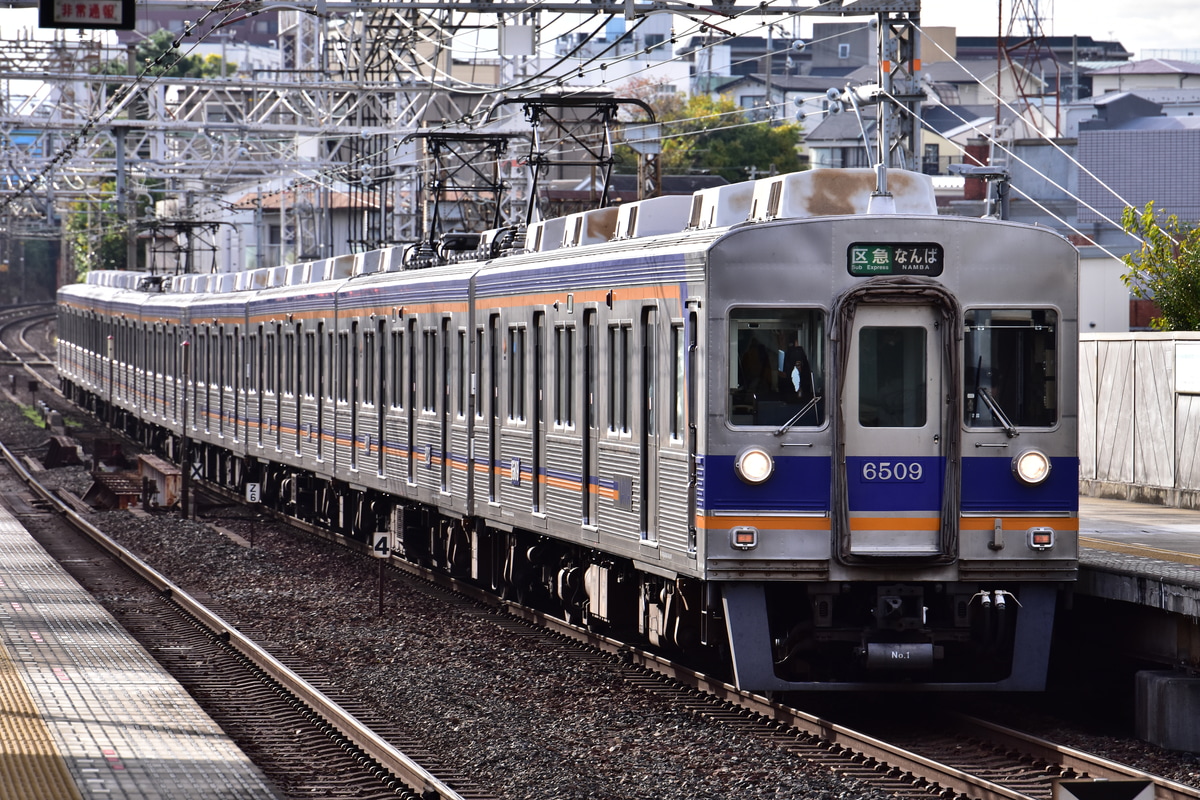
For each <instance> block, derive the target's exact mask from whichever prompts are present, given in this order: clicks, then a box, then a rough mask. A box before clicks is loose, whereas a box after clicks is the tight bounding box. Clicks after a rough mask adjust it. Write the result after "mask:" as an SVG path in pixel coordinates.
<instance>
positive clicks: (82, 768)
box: [0, 507, 278, 800]
mask: <svg viewBox="0 0 1200 800" xmlns="http://www.w3.org/2000/svg"><path fill="white" fill-rule="evenodd" d="M43 798H45V800H68V799H69V798H81V799H82V800H90V799H91V798H111V799H112V800H125V799H126V798H128V799H129V800H133V799H134V798H137V800H157V799H158V798H163V799H164V800H166V798H170V800H218V798H219V799H220V800H235V799H236V800H243V799H245V800H259V799H260V798H261V799H262V800H267V799H268V798H269V799H271V800H277V799H278V794H277V793H276V792H275V791H274V789H273V788H272V787H271V786H270V785H269V784H268V783H267V781H266V779H265V778H264V777H263V776H262V774H261V773H260V772H259V770H258V769H257V767H255V766H254V764H253V763H251V762H250V760H249V759H248V758H247V757H246V755H245V754H244V753H243V752H242V751H241V750H240V749H239V748H238V747H237V746H236V745H235V744H234V743H233V742H232V740H230V739H229V737H228V736H226V735H225V733H224V732H222V731H221V729H220V728H218V727H217V725H216V723H214V722H213V721H212V719H211V718H210V717H209V716H208V715H207V714H205V713H204V711H203V710H202V709H201V708H200V707H199V706H198V705H197V704H196V702H195V701H194V700H193V699H192V698H191V697H190V696H189V695H188V694H187V692H186V691H185V690H184V689H183V687H182V686H180V685H179V684H178V683H177V682H176V681H175V679H174V678H172V677H171V676H170V675H169V674H167V673H166V672H165V671H164V670H163V669H162V667H160V666H159V665H158V663H157V662H155V660H154V659H153V658H152V657H151V656H150V654H149V653H147V652H146V651H145V650H144V649H143V648H142V647H141V645H139V644H138V643H137V642H136V641H134V640H133V639H132V638H131V637H130V636H129V634H128V633H126V631H125V630H124V629H123V628H122V627H121V626H120V625H119V624H117V622H116V620H114V619H113V618H112V616H110V615H109V614H108V612H107V611H106V610H105V609H104V608H103V607H102V606H100V605H99V604H98V603H96V601H95V600H94V599H93V598H92V597H91V596H90V595H89V594H88V593H87V592H85V591H84V590H83V589H82V587H80V586H79V585H78V584H77V583H76V582H75V581H74V580H73V579H72V578H71V577H70V576H69V575H68V574H67V573H66V572H65V571H64V570H63V569H62V568H61V567H60V566H59V565H58V564H57V563H56V562H55V561H54V560H53V559H51V558H50V556H49V555H48V554H47V553H46V552H45V551H44V550H43V549H42V548H41V546H40V545H38V544H37V542H35V541H34V540H33V538H32V536H30V534H29V533H28V531H26V530H25V529H24V528H23V527H22V526H21V524H20V523H19V522H18V521H17V520H16V519H15V518H14V517H13V516H12V514H11V513H9V511H8V510H7V509H4V508H3V507H0V800H43Z"/></svg>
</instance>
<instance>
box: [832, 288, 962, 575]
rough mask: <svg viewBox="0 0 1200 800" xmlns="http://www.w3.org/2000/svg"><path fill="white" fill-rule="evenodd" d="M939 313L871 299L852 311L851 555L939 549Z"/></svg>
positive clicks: (848, 397)
mask: <svg viewBox="0 0 1200 800" xmlns="http://www.w3.org/2000/svg"><path fill="white" fill-rule="evenodd" d="M939 320H940V316H939V314H938V313H937V310H936V309H934V308H933V307H931V306H925V305H908V304H887V305H883V304H864V305H860V306H858V309H857V311H856V313H855V318H854V327H853V332H852V336H851V343H850V352H849V358H848V362H847V367H846V375H845V384H844V392H843V395H842V403H843V407H842V415H843V421H844V425H845V470H846V476H845V482H846V490H847V500H848V505H847V508H848V512H849V519H848V525H847V526H846V528H845V529H844V530H845V531H846V532H847V535H848V536H849V543H848V547H847V546H845V544H843V547H842V551H843V552H848V553H849V554H850V555H852V556H896V557H904V556H908V557H932V556H937V555H939V554H940V553H941V535H940V534H941V516H942V512H941V509H942V493H943V470H944V464H943V457H942V444H943V443H942V442H941V436H942V422H943V420H942V414H943V413H944V412H943V408H944V406H943V403H942V396H943V394H944V390H943V384H944V378H943V375H942V358H941V341H942V335H941V331H940V330H939V329H938V326H939Z"/></svg>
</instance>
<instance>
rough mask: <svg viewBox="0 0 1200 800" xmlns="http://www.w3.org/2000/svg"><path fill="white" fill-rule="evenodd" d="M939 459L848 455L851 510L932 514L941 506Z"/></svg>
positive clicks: (941, 475) (847, 486) (941, 459)
mask: <svg viewBox="0 0 1200 800" xmlns="http://www.w3.org/2000/svg"><path fill="white" fill-rule="evenodd" d="M945 463H946V460H945V459H944V458H942V457H940V456H922V457H917V456H889V455H878V456H875V455H872V456H847V457H846V492H847V494H848V496H849V501H850V510H851V511H932V512H937V511H939V510H940V509H941V507H942V483H943V475H944V473H943V470H944V469H945Z"/></svg>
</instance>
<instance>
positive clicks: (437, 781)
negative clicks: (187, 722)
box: [0, 445, 491, 800]
mask: <svg viewBox="0 0 1200 800" xmlns="http://www.w3.org/2000/svg"><path fill="white" fill-rule="evenodd" d="M0 455H2V456H3V460H4V464H5V465H6V469H7V471H8V475H6V476H5V477H6V478H7V481H6V482H8V483H12V482H13V481H16V480H19V481H21V482H22V483H24V484H25V485H26V486H28V488H29V490H30V491H31V492H32V493H33V494H34V495H36V498H37V502H36V505H33V504H29V505H28V507H26V508H24V509H22V508H17V509H16V510H15V513H16V514H17V515H18V517H19V518H21V519H22V521H23V523H24V524H26V526H27V527H29V528H30V530H31V532H33V533H34V534H35V538H38V539H39V541H40V542H41V543H42V545H43V546H44V547H46V548H47V549H48V550H49V551H50V552H51V553H52V554H53V555H54V556H55V558H56V559H58V560H59V561H60V562H61V563H63V564H64V566H65V567H66V568H67V569H68V571H70V572H72V574H73V575H74V576H75V577H76V579H77V580H79V581H80V582H81V583H82V584H83V585H84V586H86V587H88V589H89V590H90V591H92V592H93V593H94V594H97V595H99V596H103V597H106V598H116V600H115V601H114V602H113V603H112V606H111V610H112V611H113V612H114V614H115V615H116V616H117V617H118V619H119V620H120V621H121V622H122V624H123V625H124V626H125V627H126V628H127V629H129V630H130V632H131V633H133V634H134V635H135V636H136V637H137V638H138V639H139V641H141V642H142V643H143V645H144V646H145V647H146V648H147V649H148V650H149V651H150V652H151V653H152V654H154V656H155V657H156V658H157V659H158V660H159V661H160V662H161V663H163V665H164V666H165V667H166V668H167V669H168V671H170V672H171V673H172V674H173V675H175V676H176V678H178V679H179V680H180V682H181V683H183V684H184V685H185V686H186V687H188V689H189V691H191V692H192V693H193V694H194V695H195V696H197V697H198V698H199V699H201V700H202V702H203V703H204V705H205V708H206V710H208V711H209V713H210V714H212V716H213V717H214V719H216V720H217V722H218V723H219V724H220V725H221V726H222V727H223V728H225V729H226V731H227V732H228V733H230V734H231V735H232V736H234V738H235V739H236V740H237V741H238V743H239V745H241V746H242V747H243V749H244V750H245V751H246V752H247V753H248V754H249V755H250V756H251V757H252V758H253V759H254V760H255V762H256V763H257V764H258V765H259V766H260V768H262V769H263V770H264V772H265V773H267V774H268V777H269V778H270V779H271V780H272V781H273V782H274V783H275V784H276V785H277V786H280V787H282V788H283V789H284V791H286V792H287V794H288V796H289V797H302V796H303V797H308V796H319V797H328V796H344V795H346V793H347V792H349V793H350V794H349V795H348V796H372V797H377V796H378V797H382V796H393V797H399V798H421V800H434V798H444V800H460V799H462V800H470V799H472V798H479V799H480V800H483V799H484V798H488V797H490V796H491V795H490V794H489V793H488V792H486V791H484V790H482V789H480V788H478V787H475V786H473V785H472V784H471V783H470V781H468V780H467V779H466V778H465V777H463V776H461V775H451V776H449V777H448V778H445V779H444V778H443V777H439V775H435V774H434V772H433V771H431V770H430V769H427V768H426V767H424V766H422V765H421V764H420V763H418V761H417V760H416V759H414V758H413V757H411V756H410V755H408V754H407V753H405V752H404V751H402V750H401V749H399V748H398V747H397V746H396V745H394V744H392V742H396V741H401V740H402V735H401V734H400V732H399V731H398V730H396V729H395V728H394V727H393V729H392V730H391V731H389V733H390V736H387V737H385V736H383V735H381V734H380V733H379V731H378V729H379V728H381V727H388V726H386V724H385V723H384V722H383V721H376V724H374V725H369V724H366V723H364V722H363V721H362V720H360V719H359V718H358V717H357V716H356V715H355V714H354V713H353V712H352V711H351V710H349V709H348V708H346V707H344V706H343V705H342V704H341V703H339V702H337V701H336V700H334V699H332V698H331V697H330V696H329V695H328V694H326V693H325V692H322V691H320V690H319V689H318V688H317V687H315V686H314V685H313V684H312V683H310V682H309V681H307V680H305V679H304V678H303V677H301V676H300V675H298V674H297V673H296V672H294V671H293V670H292V669H290V668H289V667H288V666H286V665H285V664H283V663H282V662H280V661H278V660H277V659H275V658H274V657H273V656H272V655H271V654H270V653H268V652H267V651H266V650H265V649H263V648H262V647H260V646H258V645H257V644H256V643H255V642H254V641H252V640H251V639H250V637H248V636H246V635H245V634H243V633H241V632H240V631H238V630H237V629H235V628H234V627H233V626H231V625H229V624H228V623H227V622H226V621H225V620H224V619H223V618H222V616H221V615H220V614H219V613H217V612H216V611H214V610H213V609H211V608H209V607H207V606H206V605H205V604H203V603H202V602H201V601H200V600H199V599H197V598H195V597H192V596H191V595H189V594H188V593H187V592H185V591H184V590H183V589H181V588H180V587H179V586H177V585H175V584H174V583H172V582H171V581H170V580H169V579H168V578H166V577H165V576H163V575H161V574H160V573H158V572H157V571H156V570H154V569H153V568H151V567H150V566H149V565H147V564H146V563H144V562H143V561H141V560H140V559H138V558H137V557H136V556H134V555H133V554H132V553H130V552H129V551H127V550H125V549H124V548H123V547H121V546H120V545H119V544H117V543H116V542H115V541H113V540H112V539H110V538H109V537H107V536H106V535H105V534H104V533H103V531H101V530H100V529H99V528H97V527H96V526H95V525H93V524H92V523H91V522H89V521H88V520H87V519H85V518H84V517H83V516H81V515H80V514H79V513H78V512H76V511H75V510H73V509H72V508H71V507H70V506H69V505H68V504H66V503H64V502H63V501H62V500H61V499H60V498H59V497H58V496H57V494H56V493H54V492H52V491H51V490H49V489H47V488H46V487H45V486H42V485H41V484H40V483H39V482H37V481H36V480H35V479H34V478H33V476H32V475H30V474H29V472H28V471H27V470H26V469H25V468H24V466H23V465H22V464H21V463H20V461H19V460H18V459H17V458H16V457H15V456H14V455H13V454H12V453H11V452H10V451H9V450H8V449H7V448H6V447H3V446H2V445H0ZM39 506H40V507H41V508H44V509H47V510H52V511H54V512H56V514H58V515H60V516H61V517H62V519H63V520H65V521H66V522H67V523H69V525H70V526H71V527H73V528H74V529H75V530H76V531H78V532H79V533H81V534H82V537H75V536H71V535H68V534H67V533H66V531H65V526H64V525H61V524H54V523H51V522H50V521H49V520H48V519H47V518H46V515H45V514H44V513H41V511H40V509H39V508H38V507H39ZM39 532H40V534H39ZM364 711H366V709H359V713H363V712H364ZM426 755H427V754H426ZM439 771H440V772H441V774H442V775H445V774H446V770H445V768H439ZM448 780H449V781H452V782H454V783H455V784H456V785H457V786H459V787H461V788H455V787H452V786H451V784H450V783H448V782H447V781H448Z"/></svg>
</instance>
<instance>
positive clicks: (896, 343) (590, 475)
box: [58, 169, 1078, 691]
mask: <svg viewBox="0 0 1200 800" xmlns="http://www.w3.org/2000/svg"><path fill="white" fill-rule="evenodd" d="M877 177H878V176H877V175H876V173H875V172H874V171H871V170H832V169H830V170H813V171H809V172H802V173H795V174H790V175H784V176H777V177H773V178H769V179H763V180H759V181H754V182H748V183H744V184H735V185H730V186H722V187H718V188H712V189H706V190H702V191H700V192H697V193H696V194H695V195H694V196H693V197H690V198H657V199H654V200H647V201H641V202H639V203H630V204H626V205H624V206H621V207H619V208H609V209H600V210H596V211H591V212H584V213H581V214H576V215H571V216H569V217H566V218H564V219H557V220H547V221H544V222H539V223H535V224H534V225H532V226H530V228H529V229H528V231H526V238H525V247H524V248H523V249H520V250H517V251H515V252H513V253H511V254H506V255H503V256H500V257H492V256H493V254H492V252H491V251H490V248H489V240H490V237H489V236H488V235H485V237H484V242H483V243H482V244H481V245H480V247H479V250H478V251H477V252H476V253H474V254H470V253H468V254H460V258H459V260H458V262H457V263H451V264H446V265H443V266H435V267H430V268H427V269H405V268H404V266H403V264H402V257H401V252H400V250H399V249H389V250H383V251H377V252H372V253H365V254H360V255H357V256H343V257H339V258H335V259H329V260H326V261H318V262H313V263H309V264H298V265H292V266H289V267H276V268H273V269H268V270H255V271H252V272H247V273H242V274H237V275H232V274H229V275H207V276H176V277H174V278H172V279H168V280H167V281H166V284H167V285H166V286H162V285H161V284H160V282H159V281H158V280H157V279H155V278H153V277H152V276H142V275H130V274H124V273H92V274H91V275H90V276H89V280H88V283H87V284H81V285H74V286H67V287H63V288H62V289H61V290H60V292H59V304H60V320H59V337H60V338H59V345H58V348H59V351H58V356H59V371H60V374H61V380H62V384H63V387H64V390H65V391H66V392H67V394H68V396H69V397H71V398H72V399H74V400H75V401H76V402H78V403H79V404H81V405H83V406H85V407H87V408H89V409H92V410H94V411H95V412H96V413H97V414H99V415H100V416H102V417H103V418H106V419H108V420H110V421H111V422H112V423H113V424H114V425H115V426H117V427H119V428H121V429H123V430H125V431H126V432H127V433H129V434H130V435H133V436H135V437H138V438H139V439H140V440H141V441H143V442H144V443H146V444H147V445H149V446H152V447H155V448H158V449H160V450H162V451H164V452H166V453H167V454H169V455H171V456H172V457H174V458H176V460H178V459H179V458H180V457H181V449H182V446H184V445H185V442H187V443H190V447H191V455H190V456H189V460H192V461H193V463H195V464H196V465H197V467H198V468H199V469H200V470H201V471H202V472H203V474H204V475H205V477H206V478H208V479H209V480H212V481H215V482H217V483H220V484H222V485H225V486H229V487H232V488H235V489H239V490H240V489H244V487H245V486H246V485H247V484H249V483H257V484H259V485H260V486H261V488H262V499H263V502H264V503H267V504H268V505H271V506H273V507H274V508H277V509H279V510H281V511H285V512H287V513H289V514H292V515H294V516H297V517H299V518H302V519H306V520H310V521H312V522H315V523H317V524H320V525H324V526H327V527H329V528H331V529H333V530H335V531H338V532H340V533H342V534H345V535H347V536H352V537H356V538H359V539H362V540H369V539H371V538H372V537H373V536H375V534H376V532H378V531H385V530H386V531H391V532H392V533H393V534H394V537H395V538H394V541H395V547H396V552H397V553H398V554H400V555H402V556H403V557H406V558H409V559H411V560H413V561H417V562H419V563H424V564H427V565H429V566H432V567H434V568H438V569H443V570H446V571H449V572H452V573H455V574H458V575H462V576H464V577H469V578H471V579H473V580H476V581H479V582H481V583H484V584H487V585H490V586H492V587H493V588H495V589H496V590H498V591H500V592H502V593H503V594H505V595H506V596H510V597H514V598H521V599H523V600H526V601H529V602H531V603H534V604H537V605H541V606H543V607H548V608H550V609H552V610H554V611H555V612H557V613H560V614H562V615H563V616H565V617H567V618H569V619H572V620H574V621H577V622H579V623H581V624H586V625H589V626H592V627H603V628H611V629H613V630H615V631H620V632H623V633H626V634H632V635H635V636H640V637H642V638H644V639H645V640H648V641H649V642H651V643H653V644H657V645H661V646H664V647H667V648H671V649H674V650H677V651H682V652H684V653H687V654H701V655H706V656H714V657H717V658H720V659H724V660H725V661H726V663H728V664H729V665H731V667H732V675H733V677H734V679H735V680H736V683H737V684H738V685H739V686H741V687H743V688H749V689H754V690H760V691H768V690H775V691H785V690H797V689H800V690H802V689H865V688H880V689H882V688H889V689H899V688H906V689H912V688H918V689H970V690H1023V691H1027V690H1037V689H1041V688H1043V686H1044V682H1045V678H1046V671H1047V665H1048V659H1049V651H1050V643H1051V635H1052V627H1053V622H1054V617H1055V608H1056V602H1057V599H1058V597H1059V595H1060V594H1061V593H1062V592H1064V591H1069V589H1070V586H1071V583H1072V581H1073V580H1074V578H1075V575H1076V569H1077V532H1078V525H1077V508H1078V492H1077V478H1078V462H1077V457H1076V382H1075V375H1076V352H1077V346H1076V341H1077V319H1076V303H1077V265H1078V256H1077V251H1076V250H1075V248H1074V247H1073V246H1072V245H1071V244H1070V243H1069V242H1067V241H1066V240H1065V239H1063V238H1062V237H1061V236H1059V235H1057V234H1055V233H1053V232H1051V231H1049V230H1047V229H1044V228H1037V227H1030V226H1026V225H1019V224H1014V223H1010V222H1002V221H998V220H991V219H967V218H961V217H949V216H939V215H938V214H937V209H936V203H935V199H934V195H933V190H932V184H931V182H930V179H929V178H928V177H926V176H922V175H919V174H916V173H910V172H905V171H899V170H892V171H889V172H888V173H887V181H888V186H887V188H888V191H889V192H890V194H887V195H881V194H880V193H879V192H878V191H877ZM873 195H874V196H873ZM880 205H882V206H883V208H884V211H882V212H881V211H879V207H880ZM164 289H165V291H164ZM185 426H186V437H185V436H184V434H185Z"/></svg>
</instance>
